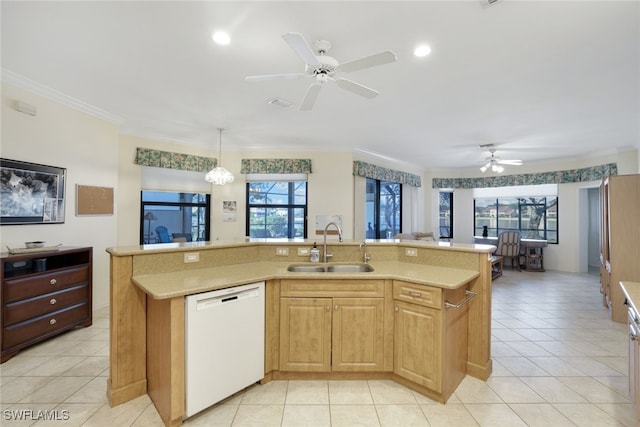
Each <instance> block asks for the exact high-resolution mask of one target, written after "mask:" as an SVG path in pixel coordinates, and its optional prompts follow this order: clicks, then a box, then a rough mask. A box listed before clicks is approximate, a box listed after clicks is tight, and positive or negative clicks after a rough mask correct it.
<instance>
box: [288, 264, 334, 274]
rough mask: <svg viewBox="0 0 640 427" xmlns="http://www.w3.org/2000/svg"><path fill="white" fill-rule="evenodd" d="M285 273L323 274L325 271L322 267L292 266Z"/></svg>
mask: <svg viewBox="0 0 640 427" xmlns="http://www.w3.org/2000/svg"><path fill="white" fill-rule="evenodd" d="M287 271H293V272H297V273H324V272H325V271H326V270H325V268H324V266H322V265H309V264H292V265H290V266H289V267H287Z"/></svg>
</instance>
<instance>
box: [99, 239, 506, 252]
mask: <svg viewBox="0 0 640 427" xmlns="http://www.w3.org/2000/svg"><path fill="white" fill-rule="evenodd" d="M315 242H317V239H254V238H252V239H249V240H244V239H243V240H229V241H213V242H179V243H178V242H177V243H156V244H153V245H134V246H119V247H112V248H107V249H106V251H107V252H108V253H109V254H111V255H112V256H130V255H144V254H150V253H163V252H184V251H192V250H194V249H198V250H205V249H219V248H233V247H241V246H254V245H270V246H275V245H277V246H309V247H310V246H311V245H313V243H315ZM327 243H328V244H329V246H338V245H342V246H358V245H360V243H361V241H356V240H351V241H344V242H337V241H335V240H332V241H330V242H327ZM366 243H367V245H373V246H412V247H424V248H429V247H431V248H438V249H443V250H453V251H459V252H476V253H477V252H486V253H491V252H493V251H495V250H496V247H495V245H491V244H480V243H453V242H439V241H438V242H433V241H427V240H404V239H380V240H373V239H371V240H370V239H367V240H366Z"/></svg>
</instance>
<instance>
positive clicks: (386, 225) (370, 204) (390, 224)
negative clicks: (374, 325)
mask: <svg viewBox="0 0 640 427" xmlns="http://www.w3.org/2000/svg"><path fill="white" fill-rule="evenodd" d="M366 186H367V190H366V209H365V210H366V216H367V230H366V233H365V236H366V237H367V239H391V238H393V236H395V235H396V234H398V233H400V232H402V222H401V218H402V184H399V183H397V182H390V181H380V180H378V179H372V178H367V184H366Z"/></svg>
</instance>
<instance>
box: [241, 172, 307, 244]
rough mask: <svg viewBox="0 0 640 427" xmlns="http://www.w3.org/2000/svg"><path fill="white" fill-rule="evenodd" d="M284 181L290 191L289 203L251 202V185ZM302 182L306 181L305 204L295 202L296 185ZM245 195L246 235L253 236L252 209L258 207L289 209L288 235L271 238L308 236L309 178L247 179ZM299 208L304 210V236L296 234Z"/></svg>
mask: <svg viewBox="0 0 640 427" xmlns="http://www.w3.org/2000/svg"><path fill="white" fill-rule="evenodd" d="M282 182H286V183H287V184H288V193H287V199H288V203H286V204H283V203H278V204H275V203H251V202H250V198H251V197H250V194H251V193H250V189H251V185H252V184H256V183H263V184H264V183H272V184H274V185H275V184H276V183H282ZM301 183H304V185H305V194H304V204H296V203H295V199H296V188H295V187H296V185H299V184H301ZM245 196H246V206H247V210H246V218H245V235H246V236H249V237H250V238H251V237H252V236H251V226H252V223H251V210H252V209H253V208H258V209H286V210H287V237H269V238H274V239H294V238H304V239H306V238H307V236H308V209H309V182H308V181H307V180H302V179H296V180H283V179H276V180H268V179H267V180H264V179H261V180H252V181H247V184H246V191H245ZM297 209H302V210H303V225H302V228H303V232H302V237H300V236H295V215H294V213H295V210H297ZM267 226H268V224H265V230H266V228H267Z"/></svg>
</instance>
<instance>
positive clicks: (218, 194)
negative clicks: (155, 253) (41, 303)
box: [118, 135, 354, 245]
mask: <svg viewBox="0 0 640 427" xmlns="http://www.w3.org/2000/svg"><path fill="white" fill-rule="evenodd" d="M136 147H145V148H154V149H157V150H165V151H171V152H176V153H184V154H193V155H199V156H207V157H217V155H218V153H217V152H213V150H212V151H208V150H205V149H198V148H195V147H189V146H187V145H184V144H178V143H171V142H166V141H157V140H150V139H145V138H140V137H135V136H130V135H122V136H121V137H120V155H119V171H118V174H119V182H118V185H119V186H120V187H121V188H126V189H127V191H126V192H122V193H121V194H120V195H119V199H118V202H119V206H120V209H119V211H118V245H137V244H138V241H139V236H140V191H141V189H142V186H141V181H142V167H141V166H138V165H136V164H134V163H133V160H134V158H135V151H136ZM222 157H223V165H224V167H225V168H227V169H228V170H229V171H230V172H231V173H233V175H234V176H235V180H234V182H233V183H231V184H227V185H224V186H216V185H211V184H206V185H207V186H208V188H209V190H208V191H210V192H211V199H212V202H211V204H212V206H211V209H212V213H211V240H222V241H233V240H239V239H242V238H244V236H245V234H246V227H245V220H244V219H245V217H246V180H245V177H244V175H243V174H241V173H240V161H241V159H243V158H247V159H249V158H309V159H311V164H312V170H313V172H312V173H311V174H309V177H308V188H307V190H308V227H309V228H308V236H309V238H310V239H313V238H314V228H315V227H314V226H315V217H316V215H325V214H336V215H342V216H343V229H344V230H343V231H344V237H345V239H351V238H352V236H353V216H354V214H353V197H354V196H353V184H352V183H353V174H352V162H353V160H352V155H351V153H350V152H320V151H308V152H283V151H253V152H238V151H225V152H223V156H222ZM154 169H156V168H154ZM157 170H158V174H162V173H165V174H168V173H171V172H175V171H169V170H163V169H160V168H157ZM188 173H189V174H192V172H188ZM202 181H203V182H204V174H202ZM180 185H181V184H180V183H176V186H174V187H173V188H165V189H166V190H173V191H180V190H188V189H187V188H181V187H180ZM227 200H232V201H236V205H237V214H236V215H237V216H236V218H237V219H236V221H235V222H225V221H223V212H222V202H223V201H227Z"/></svg>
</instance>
